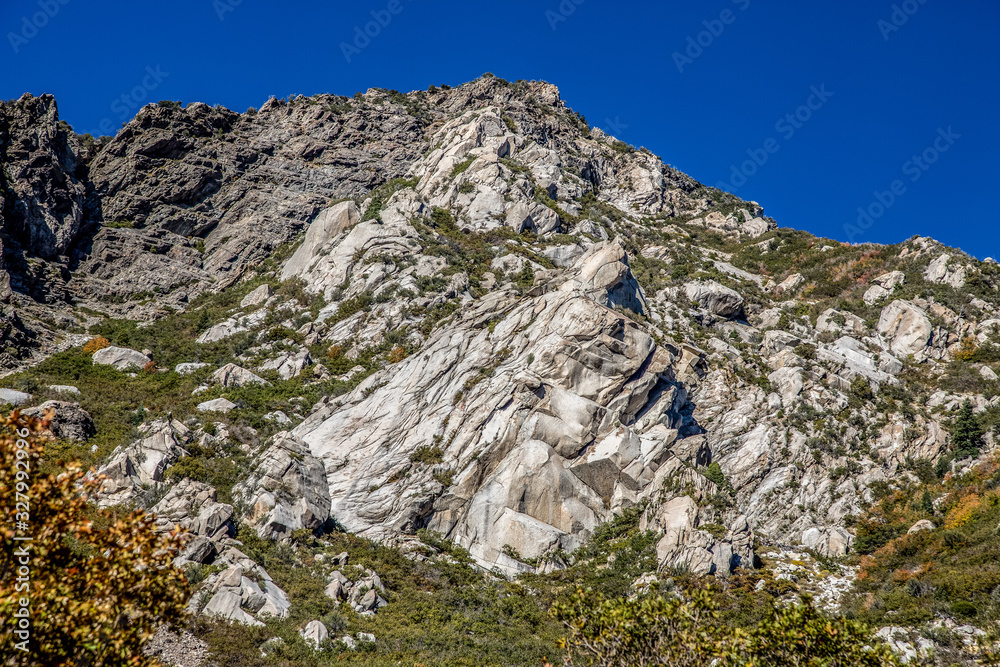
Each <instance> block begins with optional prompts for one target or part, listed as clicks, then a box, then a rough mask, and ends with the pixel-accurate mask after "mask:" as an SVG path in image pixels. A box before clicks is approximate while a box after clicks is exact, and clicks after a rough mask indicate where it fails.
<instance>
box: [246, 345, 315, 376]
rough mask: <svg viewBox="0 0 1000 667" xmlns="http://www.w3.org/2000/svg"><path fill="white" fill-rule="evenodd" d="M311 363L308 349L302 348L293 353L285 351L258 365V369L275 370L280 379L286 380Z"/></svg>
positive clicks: (297, 374) (299, 372)
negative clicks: (275, 357)
mask: <svg viewBox="0 0 1000 667" xmlns="http://www.w3.org/2000/svg"><path fill="white" fill-rule="evenodd" d="M312 363H313V360H312V357H311V356H310V355H309V350H307V349H306V348H302V349H300V350H299V351H298V352H296V353H294V354H293V353H291V352H285V353H284V354H282V355H281V356H279V357H278V358H277V359H272V360H271V361H268V362H266V363H264V364H262V365H261V366H259V367H258V370H261V371H277V373H278V376H279V377H280V378H281V379H282V380H288V379H291V378H293V377H298V376H299V375H301V374H302V371H303V369H305V367H306V366H311V365H312ZM254 377H257V376H254ZM258 379H260V378H258Z"/></svg>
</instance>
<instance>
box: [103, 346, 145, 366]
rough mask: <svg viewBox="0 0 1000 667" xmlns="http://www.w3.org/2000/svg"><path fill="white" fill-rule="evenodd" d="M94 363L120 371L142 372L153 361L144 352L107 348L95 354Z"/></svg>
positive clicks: (125, 348)
mask: <svg viewBox="0 0 1000 667" xmlns="http://www.w3.org/2000/svg"><path fill="white" fill-rule="evenodd" d="M93 359H94V363H95V364H99V365H102V366H114V367H115V368H116V369H118V370H120V371H126V370H141V369H143V368H145V367H146V365H147V364H148V363H149V362H151V361H152V359H150V358H149V357H147V356H146V355H144V354H143V353H142V352H136V351H135V350H130V349H129V348H127V347H113V346H112V347H106V348H104V349H102V350H98V351H97V352H94V357H93Z"/></svg>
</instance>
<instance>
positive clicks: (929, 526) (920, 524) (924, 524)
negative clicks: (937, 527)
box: [906, 519, 934, 535]
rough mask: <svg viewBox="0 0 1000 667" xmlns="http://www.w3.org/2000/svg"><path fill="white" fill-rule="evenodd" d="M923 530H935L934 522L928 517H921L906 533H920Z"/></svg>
mask: <svg viewBox="0 0 1000 667" xmlns="http://www.w3.org/2000/svg"><path fill="white" fill-rule="evenodd" d="M922 530H934V524H933V523H932V522H931V521H929V520H927V519H921V520H920V521H917V522H916V523H915V524H913V525H912V526H910V529H909V530H908V531H906V534H907V535H912V534H913V533H919V532H920V531H922Z"/></svg>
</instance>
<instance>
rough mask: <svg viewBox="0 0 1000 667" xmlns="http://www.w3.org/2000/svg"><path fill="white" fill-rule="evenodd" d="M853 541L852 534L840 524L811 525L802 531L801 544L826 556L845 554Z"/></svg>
mask: <svg viewBox="0 0 1000 667" xmlns="http://www.w3.org/2000/svg"><path fill="white" fill-rule="evenodd" d="M853 542H854V536H853V535H851V534H850V533H849V532H847V530H846V529H845V528H841V527H840V526H827V527H825V528H824V527H813V528H809V529H808V530H806V531H805V532H803V533H802V545H803V546H804V547H807V548H809V549H812V550H813V551H815V552H816V553H818V554H819V555H820V556H823V557H826V558H830V557H834V556H845V555H847V552H848V550H850V548H851V544H852V543H853Z"/></svg>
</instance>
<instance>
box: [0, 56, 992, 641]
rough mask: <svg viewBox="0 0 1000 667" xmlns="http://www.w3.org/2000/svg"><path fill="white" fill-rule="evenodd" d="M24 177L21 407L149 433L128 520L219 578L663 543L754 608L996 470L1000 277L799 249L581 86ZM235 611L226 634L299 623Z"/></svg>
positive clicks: (38, 136)
mask: <svg viewBox="0 0 1000 667" xmlns="http://www.w3.org/2000/svg"><path fill="white" fill-rule="evenodd" d="M0 160H2V163H3V180H2V184H3V190H2V192H0V197H2V209H0V210H2V215H3V220H2V242H3V267H2V268H3V270H4V291H3V295H2V297H3V299H4V303H5V305H4V309H5V310H4V323H5V324H4V327H5V329H4V331H5V334H4V336H5V339H6V341H7V343H6V345H7V346H8V349H7V351H6V352H5V353H4V354H3V355H2V356H0V362H2V363H3V364H4V365H5V366H6V367H7V368H8V369H11V370H18V371H20V372H19V373H18V374H16V375H14V376H13V377H12V378H9V380H10V382H9V383H8V385H7V386H10V387H12V388H15V389H21V390H26V393H25V394H23V395H16V396H15V395H13V394H11V395H10V400H11V402H19V401H21V402H25V403H37V402H40V400H42V399H44V398H54V397H57V396H56V395H57V394H58V395H59V396H60V397H62V398H65V393H66V392H68V391H69V390H70V389H73V388H74V387H69V388H67V387H66V386H64V385H74V386H75V385H81V386H79V387H76V389H78V390H79V391H81V392H82V394H81V395H80V396H79V397H78V398H77V399H74V400H78V401H79V403H80V404H81V405H82V406H83V407H84V408H86V409H88V410H90V411H91V412H95V413H96V412H101V413H102V414H104V412H108V411H111V410H113V409H117V410H118V411H119V412H120V413H121V414H125V415H126V416H127V415H129V414H131V415H132V417H128V419H132V418H133V417H134V420H133V421H134V423H135V424H141V432H139V433H133V434H132V435H131V436H130V435H129V429H128V428H126V426H127V424H126V423H124V422H122V419H121V416H120V415H119V416H114V415H111V414H107V415H106V416H103V417H99V416H96V415H95V421H96V422H97V429H96V430H97V441H96V442H97V444H95V445H94V447H95V451H94V452H93V453H92V457H93V458H92V460H93V462H94V463H95V464H97V465H98V467H100V468H101V470H102V472H104V473H105V474H107V475H108V476H109V478H108V481H107V483H106V496H105V498H104V499H103V500H102V502H103V503H104V504H115V503H123V502H139V503H141V504H145V505H147V506H149V507H152V508H153V509H154V511H157V512H158V513H160V514H161V515H162V516H164V517H167V518H169V521H170V522H171V523H170V525H174V524H176V523H180V524H182V525H185V526H187V528H188V530H190V531H191V532H192V535H193V536H197V540H196V542H195V543H194V544H195V546H192V547H191V548H190V549H189V551H188V553H186V554H185V558H186V559H188V560H189V561H191V562H199V563H211V562H216V564H221V565H225V566H228V567H230V569H232V568H239V569H240V570H241V572H244V571H250V570H251V569H253V568H255V567H259V565H255V564H254V562H253V561H252V560H251V559H249V558H248V557H247V555H246V554H245V553H243V552H242V551H240V543H239V542H236V541H234V540H232V536H233V535H235V531H236V530H237V527H238V526H248V527H252V528H254V529H255V530H256V531H257V533H258V534H259V535H260V537H262V538H265V539H272V540H288V539H289V538H291V536H292V534H293V533H294V532H295V531H301V530H303V529H306V530H309V531H313V532H315V533H317V534H321V533H322V532H323V531H325V530H326V531H328V530H334V529H343V530H347V531H349V532H350V533H354V534H357V535H359V536H362V537H366V538H371V539H373V540H376V541H378V542H381V543H385V544H389V545H392V546H395V547H398V548H400V549H402V550H404V551H407V552H410V553H416V552H417V551H419V549H420V548H421V547H420V540H419V539H418V537H417V536H418V533H420V534H421V535H426V534H436V535H440V536H443V537H444V538H446V539H447V540H449V541H451V542H453V543H454V544H456V545H458V546H460V547H463V548H465V549H467V550H468V552H469V554H470V555H471V557H472V559H473V560H474V562H475V563H476V564H478V565H479V566H481V567H483V568H485V569H487V570H494V571H495V572H497V573H498V574H503V575H507V576H512V575H516V574H518V573H525V572H551V571H555V570H559V569H561V568H565V567H567V565H569V564H570V563H572V562H573V559H574V555H573V554H574V552H576V551H577V550H578V549H579V548H580V547H581V545H584V544H586V543H588V540H590V539H591V538H592V537H593V536H594V534H595V531H596V530H597V529H598V527H599V526H601V525H603V524H605V523H606V522H608V521H609V520H611V519H612V518H613V517H615V516H616V515H618V516H621V515H623V514H624V513H627V512H630V511H632V512H634V511H636V509H637V508H638V511H639V514H638V529H640V530H642V531H645V530H649V531H652V533H651V534H652V535H655V537H656V547H655V551H656V560H657V563H658V566H657V568H655V569H658V570H660V571H663V570H667V569H671V570H675V569H677V568H682V569H684V570H685V571H689V572H692V573H694V574H715V575H718V576H723V577H725V576H730V575H732V574H733V573H734V572H738V571H751V570H753V568H754V567H756V566H760V565H761V560H760V554H759V553H758V552H759V550H760V549H761V548H762V547H763V546H766V545H772V546H773V545H800V546H801V547H804V548H808V549H811V550H812V551H813V553H814V554H815V555H817V556H819V557H823V558H827V557H839V556H844V555H847V554H849V553H851V552H852V544H853V541H854V539H855V535H854V529H853V527H854V525H855V520H856V518H857V517H858V516H859V515H860V514H862V513H863V512H864V511H865V510H866V509H867V508H868V507H869V505H870V503H871V502H872V501H873V500H874V499H875V496H873V488H874V489H876V490H878V491H881V490H882V489H884V488H886V487H887V486H897V487H899V486H905V485H906V484H908V483H910V480H913V481H914V482H915V481H916V479H917V478H916V476H915V474H914V473H913V472H911V470H916V469H918V468H919V467H920V466H921V465H926V464H931V465H935V464H936V465H937V466H938V468H939V471H940V472H941V474H943V473H944V472H946V471H947V470H950V469H951V468H952V467H955V468H956V469H959V468H961V467H962V466H967V465H969V464H971V463H973V461H974V457H976V456H979V455H980V454H984V453H986V452H988V450H989V449H991V448H992V446H993V444H994V434H993V433H992V432H991V431H990V432H987V433H986V434H985V436H984V438H983V440H982V442H981V443H979V445H978V446H977V447H976V448H975V449H974V451H969V450H962V451H960V452H959V455H958V456H957V459H958V460H955V459H956V454H955V453H954V452H953V451H952V450H953V449H955V448H954V447H952V444H953V443H951V442H950V440H949V435H948V434H949V432H950V431H951V420H952V419H953V417H954V415H953V414H952V411H953V410H955V409H957V408H958V407H959V405H960V404H961V403H962V402H963V401H964V400H969V401H970V403H971V405H972V407H973V409H974V410H975V411H976V412H977V413H978V414H980V415H981V419H983V420H987V421H988V420H989V419H991V418H992V415H993V414H994V412H995V411H1000V403H998V399H997V398H996V395H997V389H998V380H997V375H996V373H995V368H996V364H997V362H1000V354H998V352H1000V350H998V349H997V347H996V325H998V324H1000V310H998V308H1000V291H998V289H1000V267H997V265H996V263H995V262H992V261H991V260H987V261H986V262H980V261H977V260H975V259H973V258H971V257H969V256H967V255H965V254H964V253H962V252H960V251H957V250H953V249H948V248H945V247H943V246H941V245H940V244H938V243H936V242H934V241H933V240H931V239H926V238H919V237H915V238H913V239H910V240H908V241H906V242H904V243H901V244H899V245H896V246H877V245H874V244H865V245H860V246H850V245H846V244H842V243H838V242H836V241H831V240H825V239H819V238H815V237H813V236H811V235H809V234H808V233H805V232H798V231H794V230H792V229H788V228H778V226H777V224H776V223H775V221H773V220H771V219H770V218H768V217H766V216H765V215H764V213H763V209H762V208H761V207H760V206H759V205H758V204H756V203H755V202H744V201H741V200H739V199H737V198H735V197H733V196H732V195H729V194H726V193H723V192H720V191H718V190H714V189H712V188H709V187H706V186H703V185H701V184H699V183H697V182H695V181H694V180H692V179H691V178H689V177H687V176H685V175H684V174H682V173H680V172H678V171H676V170H674V169H673V168H671V167H669V166H667V165H665V164H664V163H663V162H662V161H661V160H660V159H659V158H658V157H656V156H654V155H653V154H651V153H650V152H649V151H647V150H645V149H635V148H633V147H632V146H628V145H626V144H624V143H622V142H620V141H618V140H616V139H615V138H614V137H610V136H607V135H605V134H604V133H603V132H601V131H600V130H598V129H596V128H590V127H589V126H588V125H587V123H586V121H585V120H584V119H583V118H582V117H580V116H579V115H577V114H575V113H574V112H572V111H571V110H570V109H569V108H567V107H566V105H565V104H564V103H563V101H562V100H561V99H560V97H559V93H558V90H557V89H556V88H555V87H553V86H551V85H549V84H545V83H539V82H517V83H508V82H505V81H502V80H500V79H497V78H494V77H492V76H486V77H483V78H482V79H479V80H477V81H475V82H472V83H470V84H467V85H464V86H461V87H458V88H454V89H437V88H433V87H432V89H430V90H428V91H417V92H413V93H409V94H406V95H403V94H400V93H397V92H395V91H386V90H380V89H373V90H369V91H368V92H367V93H365V94H358V95H356V96H355V97H354V98H343V97H336V96H316V97H312V98H304V97H298V98H295V99H291V100H274V99H272V100H270V101H268V103H267V104H265V105H264V106H263V107H262V108H261V109H260V110H259V111H257V110H250V111H248V112H247V113H244V114H239V113H235V112H232V111H229V110H227V109H221V108H215V109H213V108H210V107H208V106H206V105H204V104H198V103H195V104H190V105H188V106H186V107H183V108H182V107H181V106H180V105H179V104H176V103H166V102H161V103H160V104H159V105H149V106H147V107H145V108H143V109H142V110H141V111H140V112H139V114H138V115H137V116H136V117H135V119H133V120H132V121H131V122H130V123H128V124H127V125H126V126H125V127H124V128H123V129H122V130H121V131H120V132H119V133H118V135H117V136H116V137H114V138H113V139H109V138H102V139H100V140H96V141H95V140H93V139H92V138H90V137H89V136H78V135H75V134H74V133H73V132H72V130H71V129H70V128H69V127H68V126H66V125H65V124H64V123H61V122H60V121H59V120H58V115H57V113H56V109H55V101H54V100H53V99H52V98H51V97H44V96H43V97H40V98H31V97H30V96H25V97H23V98H21V99H20V100H18V101H16V102H8V103H5V104H4V105H3V106H0ZM796 222H797V224H799V225H800V226H804V227H808V221H796ZM7 284H9V289H8V288H6V285H7ZM97 334H102V335H103V336H105V337H106V338H107V339H109V342H110V343H111V344H112V347H107V348H105V349H103V350H100V351H99V352H97V353H96V354H94V356H93V358H92V359H90V358H89V357H87V355H85V354H84V353H83V352H81V351H80V350H79V348H78V347H76V346H79V345H82V344H83V343H84V342H86V341H88V340H90V339H91V338H92V336H94V335H97ZM69 348H72V349H69ZM63 350H68V351H63ZM139 350H141V352H139ZM53 354H54V355H55V356H52V355H53ZM84 358H85V360H81V359H84ZM69 360H75V361H73V364H80V363H82V364H84V366H85V367H86V368H91V366H90V365H91V364H93V368H97V367H101V368H102V369H107V368H108V367H109V366H110V367H114V368H115V369H116V370H115V371H113V372H111V371H107V372H105V370H100V371H99V372H98V371H92V370H86V369H85V370H80V369H79V368H77V370H76V371H75V374H70V373H67V372H65V367H67V366H71V365H72V364H70V361H69ZM39 361H40V362H41V365H40V366H38V367H37V368H36V369H34V370H28V371H24V370H21V368H22V367H23V366H24V365H25V364H27V363H37V362H39ZM74 368H76V367H74ZM130 372H131V374H132V376H131V377H130V375H129V374H130ZM109 373H111V374H110V375H109ZM98 376H99V377H98ZM119 381H120V382H121V383H122V384H123V386H128V387H132V389H130V390H129V391H125V392H123V395H121V396H119V397H118V398H115V399H113V400H111V405H109V404H108V403H109V398H108V395H107V394H106V393H103V392H102V389H101V387H102V386H103V385H102V383H107V382H119ZM49 382H51V385H50V384H48V383H49ZM129 383H131V384H129ZM56 386H63V388H62V389H56V388H53V387H56ZM29 394H30V396H28V395H29ZM124 394H128V395H124ZM102 401H103V403H104V404H103V405H101V403H102ZM66 405H71V404H69V403H67V404H66ZM154 419H155V421H154ZM116 420H117V421H116ZM119 427H120V428H119ZM970 454H971V455H972V458H970ZM185 479H186V481H183V482H181V480H185ZM178 483H179V484H178ZM171 487H172V488H171ZM168 490H169V493H168ZM164 494H167V496H166V497H165V498H163V495H164ZM218 494H222V495H224V496H225V497H224V498H222V499H221V500H224V501H225V502H224V503H221V502H219V500H220V499H219V498H218V497H217V495H218ZM188 496H190V497H191V498H193V497H197V498H202V501H199V502H198V503H194V504H192V502H190V498H189V497H188ZM161 498H162V499H161ZM195 505H197V507H196V506H195ZM199 513H200V514H199ZM164 520H165V521H166V520H167V519H164ZM425 530H429V531H430V533H424V532H423V531H425ZM227 572H228V570H227ZM233 572H235V570H233ZM230 575H232V573H230ZM218 576H222V578H223V579H225V578H226V576H227V575H213V577H215V578H218ZM264 576H266V572H265V573H264ZM331 576H332V575H331ZM365 576H368V575H365ZM372 576H375V575H374V573H373V575H372ZM215 578H210V580H208V581H207V583H206V585H208V586H210V587H212V586H214V588H212V589H211V590H213V591H215V597H212V600H211V603H210V604H209V607H208V609H209V611H210V612H213V613H216V614H221V615H223V616H228V617H231V618H237V619H239V620H243V621H244V622H251V621H253V622H257V621H256V620H255V618H254V616H251V614H254V615H258V614H259V612H260V610H261V609H265V605H270V606H269V607H266V609H269V610H271V613H273V614H277V615H280V614H282V613H285V612H286V611H287V605H288V599H287V597H286V596H285V594H284V592H282V591H280V589H278V592H274V591H273V590H271V589H270V588H268V587H267V586H266V585H265V586H264V588H263V589H260V588H259V587H258V589H256V592H255V591H254V590H251V589H250V588H248V585H247V584H245V583H244V584H242V588H240V586H241V584H240V581H241V580H240V577H239V576H235V575H232V576H229V579H231V580H232V581H231V582H229V583H221V584H220V583H219V581H217V580H216V579H215ZM376 578H377V577H376ZM338 581H339V579H338ZM251 583H252V582H251ZM271 583H272V585H273V582H271ZM351 583H352V582H350V581H346V580H345V581H344V582H343V584H344V585H345V586H346V584H351ZM253 585H254V586H256V585H257V584H253ZM331 585H332V584H331ZM352 585H353V584H352ZM220 586H221V588H220ZM227 586H228V587H229V588H227ZM359 586H361V584H359ZM364 586H365V587H366V589H365V590H374V589H375V587H374V584H372V583H371V581H369V583H368V584H365V585H364ZM379 586H381V584H379ZM275 588H276V587H275ZM338 590H341V589H338ZM357 590H361V589H360V588H358V589H357ZM248 591H249V592H248ZM343 591H345V592H344V593H343V595H344V596H346V595H347V593H346V591H347V588H343ZM222 593H225V594H226V595H225V596H223V595H222ZM279 593H280V595H279ZM339 595H341V593H335V594H334V595H332V597H333V598H334V599H339V598H338V597H337V596H339ZM220 596H222V597H220ZM226 596H229V597H226ZM255 596H256V597H255ZM223 598H225V599H223ZM376 598H378V599H376ZM248 599H253V600H255V602H252V603H251V604H248V603H247V600H248ZM241 600H242V609H241ZM366 600H367V598H366ZM378 600H382V602H383V603H384V602H385V600H383V599H382V598H381V597H379V596H378V595H376V596H374V597H372V599H371V600H367V601H366V602H364V603H362V601H361V599H360V598H358V599H357V600H354V599H352V602H351V604H352V605H355V606H356V609H357V610H359V612H365V613H367V612H371V613H374V612H375V611H377V609H378V608H380V603H379V602H378ZM206 601H207V600H202V604H204V603H205V602H206ZM258 603H259V604H258ZM243 615H245V617H244V616H243Z"/></svg>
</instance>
